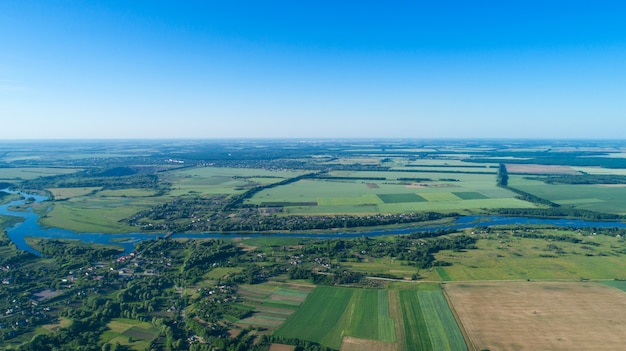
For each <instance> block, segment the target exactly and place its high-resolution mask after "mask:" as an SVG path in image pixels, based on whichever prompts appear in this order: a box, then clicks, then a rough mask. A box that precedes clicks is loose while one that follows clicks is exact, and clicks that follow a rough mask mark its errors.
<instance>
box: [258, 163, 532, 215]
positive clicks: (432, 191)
mask: <svg viewBox="0 0 626 351" xmlns="http://www.w3.org/2000/svg"><path fill="white" fill-rule="evenodd" d="M330 176H331V177H330V178H324V179H303V180H300V181H298V182H295V183H291V184H287V185H283V186H278V187H275V188H270V189H265V190H262V191H260V192H259V193H257V194H255V195H254V196H253V197H252V198H251V199H248V200H247V201H246V203H248V204H255V205H259V206H269V205H282V206H284V207H285V212H286V213H288V214H297V215H305V214H342V213H346V214H363V215H367V214H375V213H401V212H408V211H443V212H452V211H457V212H465V213H471V212H473V211H478V210H480V209H485V208H499V207H511V208H526V207H534V205H533V204H530V203H528V202H525V201H522V200H519V199H516V198H515V194H514V193H512V192H510V191H508V190H506V189H502V188H498V187H497V186H496V180H495V173H494V174H493V175H492V174H457V173H411V172H392V171H390V172H356V171H350V172H349V171H342V172H331V174H330ZM333 177H334V178H333ZM377 178H385V180H380V179H377ZM403 178H404V179H407V178H415V179H431V180H421V181H411V180H402V179H403ZM399 179H400V180H399Z"/></svg>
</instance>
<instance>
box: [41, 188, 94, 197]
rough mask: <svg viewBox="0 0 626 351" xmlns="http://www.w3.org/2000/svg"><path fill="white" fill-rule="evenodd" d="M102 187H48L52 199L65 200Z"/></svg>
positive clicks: (87, 193)
mask: <svg viewBox="0 0 626 351" xmlns="http://www.w3.org/2000/svg"><path fill="white" fill-rule="evenodd" d="M100 189H102V187H80V188H48V189H46V190H48V191H49V192H50V193H51V194H52V196H53V198H54V200H67V199H71V198H73V197H79V196H85V195H89V194H92V193H95V192H97V191H98V190H100Z"/></svg>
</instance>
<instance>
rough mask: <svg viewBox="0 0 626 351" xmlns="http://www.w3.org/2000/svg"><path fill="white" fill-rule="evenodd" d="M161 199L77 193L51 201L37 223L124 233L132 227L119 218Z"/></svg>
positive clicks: (130, 230)
mask: <svg viewBox="0 0 626 351" xmlns="http://www.w3.org/2000/svg"><path fill="white" fill-rule="evenodd" d="M162 202H163V200H162V199H160V198H153V197H149V198H148V197H94V196H79V197H75V198H71V199H69V200H67V201H62V202H56V203H54V206H53V207H52V210H51V211H49V212H44V213H42V215H41V219H40V222H41V223H42V225H43V226H48V227H57V228H64V229H69V230H72V231H75V232H78V233H86V232H102V233H128V232H132V231H133V230H134V228H132V227H130V226H128V225H127V224H125V223H124V222H120V220H123V219H125V218H128V217H130V216H132V215H133V214H135V213H137V212H139V211H142V210H145V209H148V208H150V207H152V206H154V205H156V204H159V203H162Z"/></svg>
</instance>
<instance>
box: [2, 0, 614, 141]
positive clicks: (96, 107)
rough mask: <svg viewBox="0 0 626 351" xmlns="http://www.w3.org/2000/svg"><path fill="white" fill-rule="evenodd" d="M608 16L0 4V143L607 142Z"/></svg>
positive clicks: (599, 11) (507, 7) (436, 5)
mask: <svg viewBox="0 0 626 351" xmlns="http://www.w3.org/2000/svg"><path fill="white" fill-rule="evenodd" d="M624 18H626V4H624V3H622V2H618V1H602V2H599V3H593V4H592V3H590V2H588V1H551V2H545V1H525V2H516V3H509V2H495V1H472V2H467V1H428V2H427V1H400V2H394V3H393V4H392V5H390V4H387V3H385V4H383V3H381V2H376V1H359V2H337V1H315V2H313V1H271V2H260V1H258V2H250V1H239V2H226V1H219V2H218V1H184V2H173V1H172V2H167V1H132V2H129V1H102V2H97V3H95V2H75V1H56V0H55V1H39V0H33V1H6V2H0V118H1V120H2V122H3V127H2V128H0V140H2V139H4V140H8V139H91V138H97V139H103V138H104V139H107V138H112V139H129V138H133V139H134V138H146V139H159V138H429V139H432V138H549V139H554V138H556V139H563V138H585V139H601V138H617V139H623V138H624V133H623V130H625V129H626V118H625V117H626V116H625V112H626V98H625V97H626V21H624Z"/></svg>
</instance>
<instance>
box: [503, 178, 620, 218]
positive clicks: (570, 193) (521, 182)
mask: <svg viewBox="0 0 626 351" xmlns="http://www.w3.org/2000/svg"><path fill="white" fill-rule="evenodd" d="M509 186H511V187H514V188H516V189H519V190H522V191H525V192H527V193H530V194H533V195H535V196H537V197H540V198H543V199H546V200H550V201H552V202H555V203H557V204H560V205H564V206H571V207H575V208H579V209H583V210H591V211H599V212H607V213H617V214H626V187H620V186H607V185H602V184H589V185H588V184H546V183H544V182H542V181H539V180H530V179H525V177H523V176H510V177H509Z"/></svg>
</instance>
